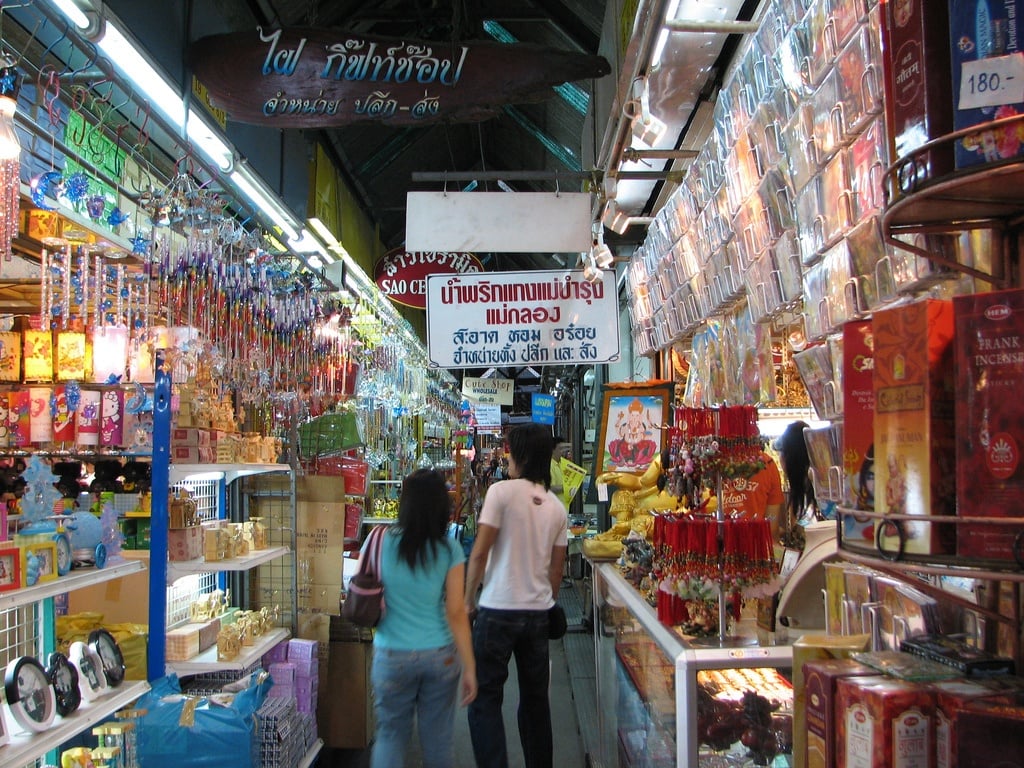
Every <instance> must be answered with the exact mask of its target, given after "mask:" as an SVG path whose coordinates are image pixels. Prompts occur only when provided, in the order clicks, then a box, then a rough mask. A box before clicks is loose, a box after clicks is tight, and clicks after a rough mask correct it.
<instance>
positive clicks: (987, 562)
mask: <svg viewBox="0 0 1024 768" xmlns="http://www.w3.org/2000/svg"><path fill="white" fill-rule="evenodd" d="M836 515H837V516H838V517H839V520H840V522H841V521H842V520H843V518H844V517H846V516H848V515H856V516H857V517H860V518H865V517H867V518H874V519H879V520H887V521H890V522H895V523H897V525H896V526H894V527H895V528H897V529H898V530H899V531H900V532H901V536H902V527H900V526H899V525H898V524H899V523H902V522H903V521H909V522H914V523H932V524H939V525H958V524H965V523H967V524H971V525H979V524H983V525H985V524H991V525H996V526H1018V527H1019V528H1020V529H1021V531H1024V518H1020V517H965V516H959V515H957V516H953V515H907V514H886V513H883V512H872V511H870V510H853V509H849V508H845V507H838V508H837V510H836ZM1019 535H1020V534H1018V536H1019ZM839 554H840V555H841V556H842V557H843V558H844V559H846V560H849V561H851V562H857V563H861V564H863V565H869V566H875V565H878V566H884V567H885V568H889V569H892V570H897V571H902V572H911V573H922V574H930V575H934V576H960V577H963V578H969V579H984V580H990V581H991V580H994V581H1017V582H1024V563H1020V562H1017V561H1012V560H992V559H982V558H970V557H963V556H960V555H916V554H907V553H904V552H901V551H898V550H881V549H878V548H877V547H875V548H870V547H863V546H858V545H856V544H850V543H849V542H847V541H842V542H840V544H839ZM1021 555H1024V553H1020V552H1018V556H1021Z"/></svg>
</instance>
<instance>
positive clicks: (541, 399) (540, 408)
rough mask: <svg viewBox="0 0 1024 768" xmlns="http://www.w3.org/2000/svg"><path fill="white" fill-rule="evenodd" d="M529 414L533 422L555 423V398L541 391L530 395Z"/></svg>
mask: <svg viewBox="0 0 1024 768" xmlns="http://www.w3.org/2000/svg"><path fill="white" fill-rule="evenodd" d="M530 416H531V417H532V418H533V421H534V423H535V424H554V423H555V398H553V397H552V396H551V395H548V394H545V393H543V392H534V393H533V394H532V395H531V396H530Z"/></svg>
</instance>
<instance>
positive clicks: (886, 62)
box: [881, 0, 953, 195]
mask: <svg viewBox="0 0 1024 768" xmlns="http://www.w3.org/2000/svg"><path fill="white" fill-rule="evenodd" d="M881 15H882V70H883V73H884V76H883V82H884V86H885V117H886V123H887V126H888V134H889V136H890V137H892V141H893V145H894V150H895V154H894V155H893V159H894V160H895V159H896V158H904V157H907V156H908V155H910V154H912V153H913V152H914V150H916V149H918V148H919V147H920V146H921V145H922V144H925V143H926V142H928V141H931V140H932V139H937V138H939V137H940V136H944V135H946V134H947V133H949V132H950V131H951V130H952V128H953V104H952V101H951V99H950V94H949V90H950V89H949V72H950V57H949V12H948V9H947V8H946V4H945V3H942V2H935V0H930V1H929V0H899V2H895V1H893V2H887V3H883V4H882V14H881ZM952 170H953V150H952V147H951V146H949V145H943V146H942V147H939V148H935V149H932V150H929V151H928V152H926V153H923V154H922V155H921V159H920V162H918V163H914V164H911V165H910V166H909V167H908V168H907V173H905V174H904V175H903V176H902V177H901V178H900V179H898V186H899V189H898V190H894V191H895V192H896V193H897V195H898V194H900V193H908V192H913V191H914V190H915V189H917V187H918V186H919V185H920V184H921V183H923V182H924V181H927V180H929V179H935V178H938V177H941V176H943V175H945V174H947V173H949V172H950V171H952Z"/></svg>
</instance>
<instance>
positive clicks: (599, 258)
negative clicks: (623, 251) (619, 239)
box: [594, 243, 615, 269]
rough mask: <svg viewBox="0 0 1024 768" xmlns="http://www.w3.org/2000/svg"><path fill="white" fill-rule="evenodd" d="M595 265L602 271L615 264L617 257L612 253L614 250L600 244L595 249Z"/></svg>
mask: <svg viewBox="0 0 1024 768" xmlns="http://www.w3.org/2000/svg"><path fill="white" fill-rule="evenodd" d="M594 263H595V264H596V265H597V266H598V267H600V268H601V269H608V267H610V266H611V265H612V264H613V263H615V255H614V254H613V253H612V249H611V248H609V247H608V246H607V245H605V244H604V243H600V244H599V245H598V246H597V247H596V248H594Z"/></svg>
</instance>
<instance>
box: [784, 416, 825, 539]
mask: <svg viewBox="0 0 1024 768" xmlns="http://www.w3.org/2000/svg"><path fill="white" fill-rule="evenodd" d="M809 428H810V426H809V425H808V424H807V422H806V421H794V422H793V423H791V424H789V425H788V426H787V427H786V429H785V430H783V432H782V434H781V435H779V437H778V438H777V439H776V440H775V443H774V448H775V450H776V451H777V452H778V454H779V459H780V460H781V463H782V472H783V474H784V475H785V476H786V481H787V482H788V483H789V500H788V501H787V503H786V516H785V525H781V526H780V528H781V529H782V534H783V536H787V535H789V534H791V532H792V529H793V526H794V525H797V524H799V523H800V521H801V520H803V519H804V518H805V517H806V516H807V515H811V516H812V517H813V516H815V515H816V514H817V509H818V503H817V500H816V499H815V497H814V486H813V485H812V484H811V476H810V468H811V458H810V455H809V454H808V453H807V443H806V442H804V430H805V429H809Z"/></svg>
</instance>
